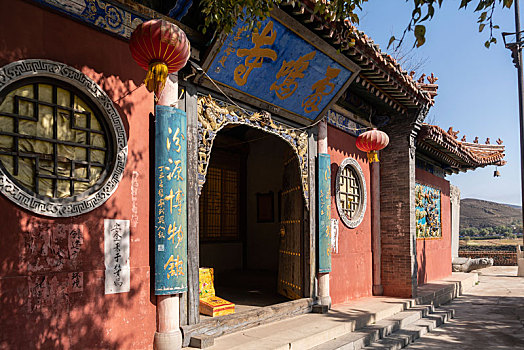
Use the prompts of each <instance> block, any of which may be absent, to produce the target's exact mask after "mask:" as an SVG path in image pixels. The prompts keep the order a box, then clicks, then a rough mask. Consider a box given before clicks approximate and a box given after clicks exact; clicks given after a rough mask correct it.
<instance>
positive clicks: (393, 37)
mask: <svg viewBox="0 0 524 350" xmlns="http://www.w3.org/2000/svg"><path fill="white" fill-rule="evenodd" d="M394 42H395V36H392V37H391V38H389V43H388V49H389V47H390V46H391V44H393V43H394Z"/></svg>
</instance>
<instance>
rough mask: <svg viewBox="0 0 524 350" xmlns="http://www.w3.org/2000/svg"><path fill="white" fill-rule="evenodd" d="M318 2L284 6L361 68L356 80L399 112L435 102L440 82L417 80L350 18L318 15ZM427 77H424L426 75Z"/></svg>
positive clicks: (284, 2)
mask: <svg viewBox="0 0 524 350" xmlns="http://www.w3.org/2000/svg"><path fill="white" fill-rule="evenodd" d="M314 3H315V2H314V1H311V0H303V1H290V0H286V1H283V2H282V4H281V5H280V7H281V8H282V9H283V10H285V11H286V12H288V13H289V14H290V15H292V16H293V17H295V18H296V19H297V20H298V21H300V22H301V23H302V24H304V26H306V27H307V28H309V29H310V30H312V31H313V32H315V33H316V34H317V35H318V36H319V37H321V38H322V39H324V40H325V41H326V42H328V43H329V44H330V45H332V46H333V47H335V48H336V49H337V50H339V51H340V52H342V53H343V54H344V55H346V56H347V57H348V58H350V59H351V60H352V61H354V62H355V63H357V64H358V65H359V66H360V67H361V68H362V70H361V72H360V74H359V77H358V78H357V79H356V80H355V83H357V84H360V85H361V86H363V87H364V88H365V89H367V90H368V91H369V92H370V93H371V94H374V95H376V96H377V97H378V98H380V99H381V100H383V101H384V102H385V103H386V104H388V105H389V106H390V107H391V108H392V109H394V110H395V111H397V112H399V113H402V114H406V113H407V112H408V110H413V109H420V108H421V107H423V106H425V105H427V106H431V105H433V103H434V100H433V97H434V96H436V91H437V88H438V85H436V84H434V81H436V79H435V80H434V81H433V82H431V81H430V84H425V83H420V82H417V81H416V80H415V79H414V78H413V76H412V75H410V74H409V73H408V72H406V71H405V70H403V69H402V67H401V66H400V64H399V63H398V62H397V61H396V60H395V59H394V58H393V57H391V56H390V55H388V54H386V53H384V52H382V51H381V50H380V48H379V46H378V45H377V44H375V43H374V41H373V40H372V39H371V38H369V37H368V36H367V35H366V34H364V33H363V32H361V31H359V30H358V29H357V28H356V27H355V26H353V25H351V23H350V22H349V21H345V22H343V23H340V22H339V23H334V22H328V21H325V20H323V19H322V18H321V17H320V16H318V15H315V14H314ZM422 79H423V78H422Z"/></svg>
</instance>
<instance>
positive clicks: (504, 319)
mask: <svg viewBox="0 0 524 350" xmlns="http://www.w3.org/2000/svg"><path fill="white" fill-rule="evenodd" d="M448 308H452V309H453V310H454V311H455V317H454V318H453V319H452V320H451V321H450V322H449V323H446V324H445V325H443V326H441V327H439V328H437V329H435V330H434V331H433V332H431V333H428V334H426V335H424V336H423V337H421V338H420V339H418V340H417V341H416V342H414V343H412V344H410V345H409V346H408V347H407V348H408V349H420V350H440V349H460V350H479V349H497V350H514V349H524V278H523V277H517V266H493V267H488V268H485V269H481V270H479V285H478V286H477V287H475V288H472V289H470V290H468V291H466V292H465V293H464V294H463V295H462V296H460V297H458V298H456V299H454V300H453V301H452V302H451V303H450V304H448V305H445V306H443V307H441V308H440V309H443V310H445V309H448Z"/></svg>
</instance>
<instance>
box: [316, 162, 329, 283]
mask: <svg viewBox="0 0 524 350" xmlns="http://www.w3.org/2000/svg"><path fill="white" fill-rule="evenodd" d="M317 183H318V272H320V273H326V272H330V271H331V158H330V156H329V154H324V153H320V154H319V155H318V182H317Z"/></svg>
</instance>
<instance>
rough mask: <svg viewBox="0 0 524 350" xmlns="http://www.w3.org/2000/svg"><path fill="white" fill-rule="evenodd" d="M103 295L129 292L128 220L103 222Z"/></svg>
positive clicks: (107, 220)
mask: <svg viewBox="0 0 524 350" xmlns="http://www.w3.org/2000/svg"><path fill="white" fill-rule="evenodd" d="M104 255H105V266H106V272H105V276H106V278H105V280H106V282H105V284H106V286H105V294H114V293H124V292H129V289H130V265H129V220H112V219H105V220H104Z"/></svg>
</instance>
